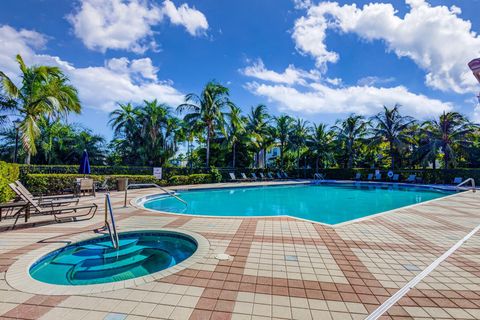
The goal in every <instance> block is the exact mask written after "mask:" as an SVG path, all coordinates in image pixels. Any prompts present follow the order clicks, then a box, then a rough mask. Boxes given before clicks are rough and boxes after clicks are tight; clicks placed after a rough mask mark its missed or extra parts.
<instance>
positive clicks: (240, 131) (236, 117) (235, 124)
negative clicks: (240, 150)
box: [225, 106, 245, 168]
mask: <svg viewBox="0 0 480 320" xmlns="http://www.w3.org/2000/svg"><path fill="white" fill-rule="evenodd" d="M226 118H227V119H228V121H226V125H225V129H226V130H225V136H226V140H225V141H226V144H227V146H229V147H231V148H232V167H233V168H235V164H236V161H235V160H236V153H237V152H236V151H237V150H236V148H237V144H238V143H239V142H240V141H241V140H242V139H243V138H244V135H245V119H244V117H243V116H242V110H241V109H240V108H238V107H236V106H231V107H230V112H229V113H227V114H226Z"/></svg>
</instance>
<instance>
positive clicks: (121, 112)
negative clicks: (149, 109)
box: [108, 103, 140, 136]
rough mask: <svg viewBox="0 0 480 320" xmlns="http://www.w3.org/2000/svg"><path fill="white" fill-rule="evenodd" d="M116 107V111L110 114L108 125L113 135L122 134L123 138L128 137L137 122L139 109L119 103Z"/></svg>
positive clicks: (128, 104) (129, 104)
mask: <svg viewBox="0 0 480 320" xmlns="http://www.w3.org/2000/svg"><path fill="white" fill-rule="evenodd" d="M118 107H119V108H118V109H116V110H114V111H112V112H110V115H109V117H110V120H109V121H108V123H109V124H110V126H111V127H112V129H113V130H114V132H115V134H121V133H123V134H125V136H128V133H129V132H131V131H132V130H133V128H134V127H135V126H136V125H137V124H138V121H137V120H138V116H139V115H140V109H139V108H137V107H134V106H132V104H131V103H127V104H121V103H119V104H118Z"/></svg>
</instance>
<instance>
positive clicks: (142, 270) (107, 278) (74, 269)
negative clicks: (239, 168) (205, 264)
mask: <svg viewBox="0 0 480 320" xmlns="http://www.w3.org/2000/svg"><path fill="white" fill-rule="evenodd" d="M119 243H120V245H119V248H118V249H115V248H114V247H113V246H112V243H111V241H110V237H109V236H102V237H97V238H93V239H90V240H86V241H82V242H78V243H75V244H71V245H68V246H66V247H63V248H61V249H58V250H55V251H53V252H51V253H49V254H47V255H46V256H44V257H42V258H41V259H40V260H38V261H37V262H36V263H34V264H33V265H32V266H31V267H30V275H31V276H32V277H33V278H34V279H36V280H39V281H42V282H46V283H50V284H57V285H87V284H98V283H106V282H114V281H120V280H127V279H132V278H137V277H141V276H145V275H148V274H151V273H154V272H158V271H160V270H163V269H166V268H169V267H171V266H174V265H176V264H178V263H180V262H182V261H184V260H185V259H187V258H188V257H190V256H191V255H192V254H193V253H194V252H195V251H196V250H197V243H196V241H195V240H194V239H193V238H191V237H189V236H187V235H184V234H181V233H176V232H169V231H141V232H124V233H119Z"/></svg>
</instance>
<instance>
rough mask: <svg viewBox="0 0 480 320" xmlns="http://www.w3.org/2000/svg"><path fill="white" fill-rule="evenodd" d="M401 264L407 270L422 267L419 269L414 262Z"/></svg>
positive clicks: (415, 269) (416, 269)
mask: <svg viewBox="0 0 480 320" xmlns="http://www.w3.org/2000/svg"><path fill="white" fill-rule="evenodd" d="M402 266H403V267H404V268H405V269H407V270H408V271H421V270H422V269H420V268H419V267H417V266H416V265H414V264H411V263H407V264H402Z"/></svg>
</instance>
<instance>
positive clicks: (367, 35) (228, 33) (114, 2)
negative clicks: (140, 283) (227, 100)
mask: <svg viewBox="0 0 480 320" xmlns="http://www.w3.org/2000/svg"><path fill="white" fill-rule="evenodd" d="M370 2H372V1H333V2H319V1H300V0H297V1H290V0H281V1H280V0H262V1H254V0H242V1H217V0H202V1H193V0H191V1H190V0H188V1H187V2H184V1H173V2H172V1H168V0H167V1H147V0H143V1H137V0H132V1H120V0H102V1H101V0H83V1H72V2H70V1H60V0H56V1H53V0H43V1H27V0H24V1H2V2H1V3H0V44H1V45H0V70H4V71H6V72H7V73H8V74H9V75H11V76H13V77H14V76H15V73H16V66H15V63H14V56H15V54H17V53H20V54H22V55H23V56H24V58H25V60H26V61H27V63H34V64H35V63H46V64H56V65H59V66H61V67H63V68H64V70H66V72H67V74H68V75H69V76H70V78H71V80H72V82H73V84H74V85H76V86H77V87H78V88H79V92H80V97H81V100H82V103H83V106H84V111H83V114H82V115H81V116H75V117H71V118H70V121H74V122H78V123H81V124H82V125H84V126H86V127H89V128H91V129H93V130H94V131H96V132H99V133H101V134H102V135H104V136H105V137H107V138H110V137H111V135H112V133H111V130H110V129H109V128H108V126H107V125H106V123H107V121H108V113H109V112H110V111H111V110H113V108H114V107H115V103H116V102H129V101H131V102H133V103H139V102H140V101H141V100H142V99H152V98H154V97H156V98H157V99H158V100H160V101H162V102H167V103H168V104H170V105H171V106H172V107H175V106H176V104H177V103H179V102H180V101H181V99H182V96H183V95H184V94H186V93H189V92H199V91H200V90H201V88H202V86H203V85H204V84H205V83H206V82H207V81H208V80H212V79H215V80H217V81H219V82H221V83H222V84H225V85H227V86H228V87H229V88H230V89H231V96H232V100H233V101H234V102H235V103H236V104H238V105H239V106H240V107H242V108H243V109H244V110H248V109H249V108H250V107H251V106H253V105H256V104H258V103H264V104H266V105H267V106H268V107H269V109H270V111H271V112H272V113H274V114H278V113H282V112H284V113H288V114H291V115H295V116H300V117H303V118H306V119H308V120H310V121H312V122H320V121H321V122H327V123H333V122H334V121H335V119H338V118H341V117H344V116H345V115H347V114H349V113H350V112H357V113H361V114H364V115H365V116H369V115H372V114H375V113H376V112H378V111H379V109H380V108H381V106H382V104H386V105H393V104H394V103H400V104H402V105H403V107H402V109H403V112H404V113H406V114H409V115H413V116H416V117H419V118H422V119H426V118H431V117H434V116H435V115H436V114H438V113H440V112H442V111H443V110H457V111H461V112H463V113H465V114H467V115H469V116H471V117H472V119H475V120H479V121H480V108H479V109H478V110H477V109H476V108H478V106H477V103H476V100H475V93H476V92H477V91H479V90H480V85H478V84H477V83H476V82H475V79H474V77H473V76H472V75H471V74H470V73H469V70H468V67H467V65H466V64H467V62H468V61H469V60H471V59H473V58H475V57H478V56H480V36H479V35H478V33H479V32H480V18H479V17H478V15H477V16H475V12H478V11H479V10H480V1H478V0H465V1H439V0H430V1H426V0H401V1H400V0H399V1H377V2H375V1H373V2H372V3H371V4H370Z"/></svg>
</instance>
